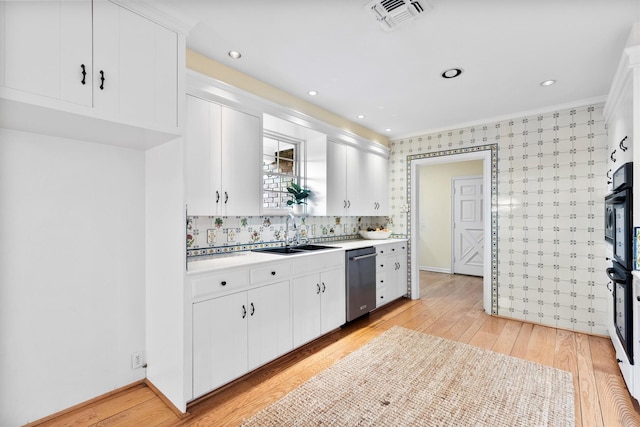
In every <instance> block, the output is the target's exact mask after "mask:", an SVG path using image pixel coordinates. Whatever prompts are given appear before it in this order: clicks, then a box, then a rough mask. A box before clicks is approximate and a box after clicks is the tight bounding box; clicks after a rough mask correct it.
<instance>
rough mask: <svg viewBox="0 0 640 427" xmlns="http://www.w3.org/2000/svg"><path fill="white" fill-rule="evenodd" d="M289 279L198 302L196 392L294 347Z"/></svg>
mask: <svg viewBox="0 0 640 427" xmlns="http://www.w3.org/2000/svg"><path fill="white" fill-rule="evenodd" d="M289 286H290V282H289V281H288V280H286V281H282V282H277V283H273V284H267V285H264V286H260V287H257V288H254V289H249V290H248V291H242V292H237V293H233V294H231V295H225V296H221V297H218V298H213V299H209V300H206V301H202V302H197V303H195V304H193V397H194V398H196V397H198V396H201V395H203V394H205V393H208V392H209V391H211V390H214V389H215V388H217V387H220V386H221V385H223V384H226V383H228V382H229V381H232V380H234V379H235V378H238V377H240V376H242V375H244V374H245V373H247V372H249V371H251V370H253V369H255V368H257V367H259V366H261V365H263V364H265V363H267V362H269V361H271V360H273V359H275V358H277V357H278V356H281V355H283V354H284V353H286V352H288V351H290V350H291V349H292V348H293V346H292V334H291V305H290V288H289Z"/></svg>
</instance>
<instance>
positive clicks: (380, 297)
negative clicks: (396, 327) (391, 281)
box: [376, 286, 389, 308]
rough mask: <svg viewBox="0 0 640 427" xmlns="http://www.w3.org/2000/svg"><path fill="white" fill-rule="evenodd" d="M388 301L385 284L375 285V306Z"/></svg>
mask: <svg viewBox="0 0 640 427" xmlns="http://www.w3.org/2000/svg"><path fill="white" fill-rule="evenodd" d="M387 302H389V299H388V297H387V288H386V287H385V286H377V287H376V308H378V307H380V306H381V305H384V304H386V303H387Z"/></svg>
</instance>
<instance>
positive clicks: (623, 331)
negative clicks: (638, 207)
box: [605, 162, 633, 365]
mask: <svg viewBox="0 0 640 427" xmlns="http://www.w3.org/2000/svg"><path fill="white" fill-rule="evenodd" d="M632 207H633V163H632V162H629V163H626V164H624V165H622V166H621V167H620V168H618V169H617V170H616V171H615V172H614V174H613V189H612V192H611V193H610V194H609V195H607V196H606V197H605V239H606V240H607V241H610V242H611V243H612V245H613V258H612V260H611V263H612V265H611V267H609V268H607V275H608V276H609V278H610V279H611V281H612V282H613V286H612V289H611V291H612V293H613V301H614V304H613V308H614V310H613V323H614V326H615V330H616V335H617V336H618V338H619V339H620V343H621V344H622V347H623V348H624V351H625V353H626V355H627V357H628V359H629V363H630V364H631V365H633V322H632V319H633V301H632V275H631V270H633V211H632Z"/></svg>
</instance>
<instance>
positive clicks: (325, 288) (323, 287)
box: [322, 282, 327, 294]
mask: <svg viewBox="0 0 640 427" xmlns="http://www.w3.org/2000/svg"><path fill="white" fill-rule="evenodd" d="M326 290H327V287H326V286H325V285H324V282H322V293H323V294H324V291H326Z"/></svg>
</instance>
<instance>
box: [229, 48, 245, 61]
mask: <svg viewBox="0 0 640 427" xmlns="http://www.w3.org/2000/svg"><path fill="white" fill-rule="evenodd" d="M227 55H229V56H230V57H232V58H233V59H240V57H241V56H242V54H241V53H240V52H238V51H237V50H230V51H229V53H227Z"/></svg>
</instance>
